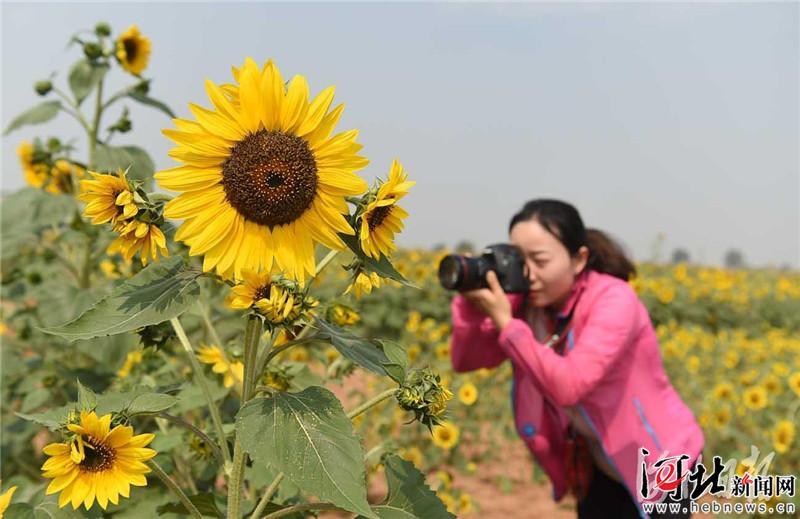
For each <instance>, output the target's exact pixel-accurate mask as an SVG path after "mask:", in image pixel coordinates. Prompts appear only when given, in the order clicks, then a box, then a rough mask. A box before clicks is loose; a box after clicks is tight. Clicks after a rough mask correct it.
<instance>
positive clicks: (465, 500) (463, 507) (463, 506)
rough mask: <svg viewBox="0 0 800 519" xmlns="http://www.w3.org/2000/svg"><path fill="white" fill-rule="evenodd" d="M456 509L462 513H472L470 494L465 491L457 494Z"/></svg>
mask: <svg viewBox="0 0 800 519" xmlns="http://www.w3.org/2000/svg"><path fill="white" fill-rule="evenodd" d="M458 511H459V513H461V514H464V515H466V514H471V513H472V496H470V495H469V494H467V493H464V494H461V495H460V496H458Z"/></svg>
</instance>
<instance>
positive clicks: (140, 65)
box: [116, 25, 150, 76]
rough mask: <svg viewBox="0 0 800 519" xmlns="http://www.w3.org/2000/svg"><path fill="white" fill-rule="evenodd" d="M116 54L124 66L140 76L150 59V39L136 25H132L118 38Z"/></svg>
mask: <svg viewBox="0 0 800 519" xmlns="http://www.w3.org/2000/svg"><path fill="white" fill-rule="evenodd" d="M116 56H117V61H119V64H120V65H122V68H124V69H125V70H127V71H128V72H130V73H131V74H133V75H135V76H138V75H139V74H141V73H142V71H143V70H144V69H145V68H147V62H148V60H149V59H150V39H149V38H146V37H144V36H142V34H141V33H140V32H139V28H138V27H137V26H136V25H131V26H130V27H129V28H128V30H127V31H125V32H123V33H122V34H121V35H120V36H119V38H117V52H116Z"/></svg>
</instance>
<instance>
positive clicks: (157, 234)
mask: <svg viewBox="0 0 800 519" xmlns="http://www.w3.org/2000/svg"><path fill="white" fill-rule="evenodd" d="M114 230H115V231H117V232H118V233H119V236H118V237H117V239H115V240H114V241H113V242H111V244H110V245H109V246H108V249H106V253H107V254H114V253H117V252H119V253H120V254H121V255H122V257H123V258H125V260H126V261H130V260H131V259H133V257H134V256H135V255H136V253H137V252H141V255H140V259H141V261H142V265H147V262H148V261H149V260H150V259H152V260H154V261H158V258H159V254H161V256H169V250H168V249H167V238H166V236H164V233H163V232H162V231H161V229H159V228H158V226H157V225H155V224H152V223H147V222H140V221H138V220H131V221H129V222H117V224H116V225H115V226H114Z"/></svg>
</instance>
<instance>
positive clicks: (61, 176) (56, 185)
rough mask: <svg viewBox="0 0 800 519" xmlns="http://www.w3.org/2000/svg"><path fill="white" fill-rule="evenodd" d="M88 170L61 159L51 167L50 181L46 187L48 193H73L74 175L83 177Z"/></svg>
mask: <svg viewBox="0 0 800 519" xmlns="http://www.w3.org/2000/svg"><path fill="white" fill-rule="evenodd" d="M85 173H86V170H85V169H83V168H82V167H80V166H78V165H77V164H72V163H71V162H69V161H67V160H64V159H60V160H57V161H56V162H55V164H53V167H52V168H51V169H50V182H49V183H48V184H47V188H46V189H45V190H46V191H47V192H48V193H53V194H55V195H57V194H59V193H72V177H73V175H74V176H75V177H76V178H82V177H83V176H84V174H85Z"/></svg>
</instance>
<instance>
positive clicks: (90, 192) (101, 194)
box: [78, 170, 139, 225]
mask: <svg viewBox="0 0 800 519" xmlns="http://www.w3.org/2000/svg"><path fill="white" fill-rule="evenodd" d="M89 174H90V175H91V176H92V178H91V179H90V180H89V179H87V180H81V184H80V185H81V194H80V195H79V196H78V199H79V200H83V201H84V202H86V207H85V208H84V210H83V216H85V217H87V218H91V219H92V223H93V224H94V225H102V224H104V223H107V222H111V224H112V225H114V224H116V223H117V222H118V221H121V220H127V219H129V218H132V217H134V216H135V215H136V213H137V212H139V207H138V206H137V205H136V203H135V202H134V201H133V188H132V187H131V185H130V184H129V183H128V179H127V178H125V172H124V171H122V170H119V171H118V172H117V174H116V175H107V174H103V173H95V172H94V171H90V172H89Z"/></svg>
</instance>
